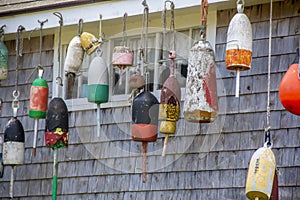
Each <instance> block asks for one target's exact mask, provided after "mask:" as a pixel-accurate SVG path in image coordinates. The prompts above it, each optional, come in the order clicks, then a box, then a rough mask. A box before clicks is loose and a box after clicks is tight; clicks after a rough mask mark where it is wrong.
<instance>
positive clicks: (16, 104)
mask: <svg viewBox="0 0 300 200" xmlns="http://www.w3.org/2000/svg"><path fill="white" fill-rule="evenodd" d="M23 30H25V28H24V27H23V26H21V25H20V26H18V29H17V34H16V79H15V90H14V91H13V93H12V95H13V98H14V99H13V101H12V109H13V116H14V117H17V111H18V109H19V100H18V98H19V96H20V92H19V90H18V83H19V72H18V71H19V56H22V52H23Z"/></svg>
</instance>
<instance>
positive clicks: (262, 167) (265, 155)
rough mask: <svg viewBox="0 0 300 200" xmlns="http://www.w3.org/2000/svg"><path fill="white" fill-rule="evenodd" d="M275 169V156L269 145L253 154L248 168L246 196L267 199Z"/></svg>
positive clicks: (252, 199)
mask: <svg viewBox="0 0 300 200" xmlns="http://www.w3.org/2000/svg"><path fill="white" fill-rule="evenodd" d="M275 169H276V161H275V156H274V154H273V152H272V150H271V148H269V147H266V146H264V147H261V148H259V149H258V150H257V151H255V153H254V154H253V156H252V158H251V160H250V165H249V169H248V176H247V182H246V196H247V198H248V199H250V200H269V198H270V196H271V193H272V187H273V181H274V175H275Z"/></svg>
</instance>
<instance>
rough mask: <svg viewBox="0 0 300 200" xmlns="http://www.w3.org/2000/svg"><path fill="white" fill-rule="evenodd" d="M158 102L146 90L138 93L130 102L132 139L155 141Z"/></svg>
mask: <svg viewBox="0 0 300 200" xmlns="http://www.w3.org/2000/svg"><path fill="white" fill-rule="evenodd" d="M158 110H159V102H158V100H157V99H156V97H155V96H154V95H153V94H152V93H151V92H148V91H143V92H141V93H140V94H138V95H137V96H136V97H135V98H134V99H133V102H132V139H133V140H134V141H140V142H155V141H156V139H157V125H158Z"/></svg>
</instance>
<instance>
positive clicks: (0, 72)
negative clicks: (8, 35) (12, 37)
mask: <svg viewBox="0 0 300 200" xmlns="http://www.w3.org/2000/svg"><path fill="white" fill-rule="evenodd" d="M5 27H6V25H3V26H1V28H0V81H1V80H5V79H7V67H8V49H7V47H6V45H5V43H4V28H5Z"/></svg>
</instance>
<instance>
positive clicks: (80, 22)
mask: <svg viewBox="0 0 300 200" xmlns="http://www.w3.org/2000/svg"><path fill="white" fill-rule="evenodd" d="M82 31H83V19H81V18H80V19H79V21H78V35H79V36H80V35H81V34H82Z"/></svg>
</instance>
